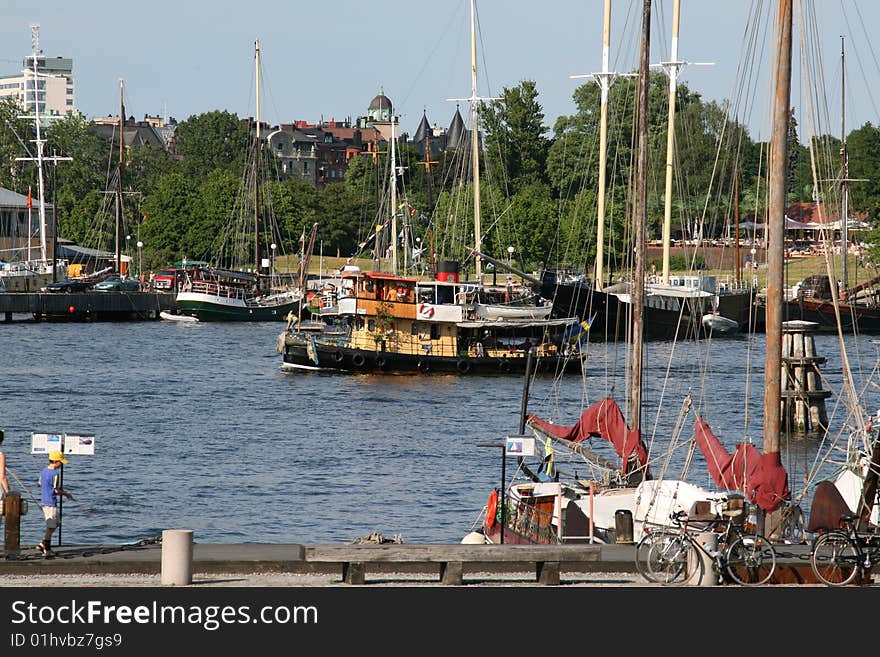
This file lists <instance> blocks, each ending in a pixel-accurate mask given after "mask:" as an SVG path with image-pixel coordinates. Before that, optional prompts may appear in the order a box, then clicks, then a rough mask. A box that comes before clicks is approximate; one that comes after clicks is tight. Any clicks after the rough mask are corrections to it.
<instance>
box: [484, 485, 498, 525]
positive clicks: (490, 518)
mask: <svg viewBox="0 0 880 657" xmlns="http://www.w3.org/2000/svg"><path fill="white" fill-rule="evenodd" d="M497 513H498V489H497V488H493V489H492V492H491V493H489V501H488V502H487V503H486V527H487V528H488V529H492V527H494V526H495V523H496V522H497V520H496V518H495V515H496V514H497Z"/></svg>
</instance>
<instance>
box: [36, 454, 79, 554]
mask: <svg viewBox="0 0 880 657" xmlns="http://www.w3.org/2000/svg"><path fill="white" fill-rule="evenodd" d="M67 463H68V461H67V459H66V458H64V454H63V453H62V452H50V453H49V465H47V466H46V467H45V468H43V471H42V472H41V473H40V505H41V506H42V507H43V517H44V518H45V519H46V531H45V533H44V534H43V540H42V541H40V543H39V544H38V545H37V550H38V551H39V552H42V553H43V556H44V557H46V558H49V557H52V556H54V555H55V553H54V552H53V551H52V548H51V545H52V534H53V533H54V531H55V528H56V527H58V523H59V514H58V496H59V495H63V496H64V497H66V498H67V499H69V500H72V499H73V495H71V494H70V493H68V492H67V491H65V490H64V489H62V488H61V467H62V466H63V465H66V464H67Z"/></svg>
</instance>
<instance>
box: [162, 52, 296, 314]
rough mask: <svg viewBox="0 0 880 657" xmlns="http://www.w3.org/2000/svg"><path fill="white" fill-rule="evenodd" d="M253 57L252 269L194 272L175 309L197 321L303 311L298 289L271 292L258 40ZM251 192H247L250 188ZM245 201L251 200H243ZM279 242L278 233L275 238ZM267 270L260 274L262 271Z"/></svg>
mask: <svg viewBox="0 0 880 657" xmlns="http://www.w3.org/2000/svg"><path fill="white" fill-rule="evenodd" d="M254 53H255V55H254V61H255V66H256V122H255V124H254V140H253V144H252V156H253V158H252V161H251V166H252V168H253V169H252V175H253V188H252V190H250V194H251V202H252V207H253V212H254V214H253V241H252V244H253V269H252V271H242V270H240V269H234V268H231V267H204V268H199V269H196V270H194V272H193V273H191V274H190V275H189V280H188V281H187V282H186V283H185V284H184V287H183V289H182V290H181V291H179V292H178V293H177V297H176V302H177V310H178V312H179V313H181V314H183V315H189V316H191V317H195V318H196V319H198V320H199V321H249V322H263V321H283V320H286V319H288V315H290V313H293V315H291V316H297V315H298V314H299V313H300V312H301V306H302V299H303V293H302V290H300V289H299V288H297V289H289V288H288V289H284V290H281V291H273V290H272V275H273V274H274V272H273V271H271V270H272V269H273V268H274V260H275V257H274V253H275V248H277V245H276V242H275V241H274V240H273V241H272V244H271V248H272V258H271V259H270V258H263V257H262V255H261V254H262V253H264V252H265V251H264V250H263V246H262V243H261V240H262V239H263V235H262V233H263V232H264V231H265V230H267V229H268V230H269V231H271V232H272V233H274V231H275V227H274V225H269V226H266V225H265V224H266V223H267V222H266V221H265V218H264V216H263V213H264V210H263V208H262V206H261V203H260V175H261V166H260V161H261V154H262V148H263V142H262V139H261V136H260V129H261V122H260V71H261V69H260V42H259V41H255V42H254ZM246 193H247V192H246ZM245 205H247V204H245ZM277 241H278V243H280V241H281V240H280V237H279V239H278V240H277ZM267 270H269V271H268V273H269V276H268V279H269V280H268V281H267V280H266V278H267V277H265V276H263V277H261V275H260V272H266V271H267Z"/></svg>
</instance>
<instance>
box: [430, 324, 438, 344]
mask: <svg viewBox="0 0 880 657" xmlns="http://www.w3.org/2000/svg"><path fill="white" fill-rule="evenodd" d="M431 339H432V340H439V339H440V325H439V324H431Z"/></svg>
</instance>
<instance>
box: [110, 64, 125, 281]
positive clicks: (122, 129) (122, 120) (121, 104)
mask: <svg viewBox="0 0 880 657" xmlns="http://www.w3.org/2000/svg"><path fill="white" fill-rule="evenodd" d="M123 84H124V83H123V81H122V79H121V78H120V80H119V164H118V165H117V167H116V234H115V236H114V238H113V239H114V242H115V244H116V273H117V274H121V273H122V256H121V252H120V242H121V240H120V235H121V234H122V163H123V160H124V157H125V143H124V134H125V103H124V101H123Z"/></svg>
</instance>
